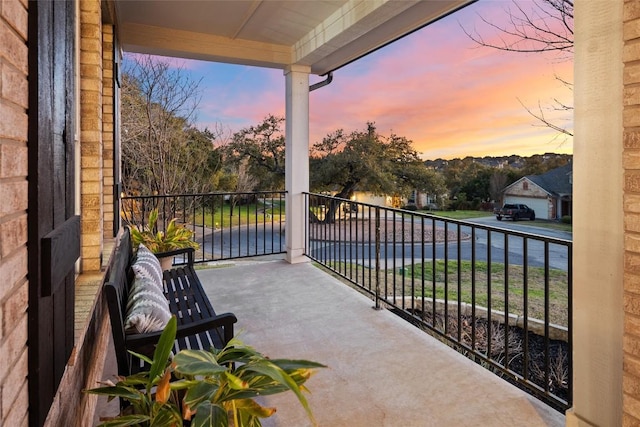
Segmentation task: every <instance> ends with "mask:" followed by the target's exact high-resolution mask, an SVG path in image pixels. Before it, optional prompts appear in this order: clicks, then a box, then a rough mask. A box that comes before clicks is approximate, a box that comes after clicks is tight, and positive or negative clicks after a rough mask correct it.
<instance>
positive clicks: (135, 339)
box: [125, 313, 238, 351]
mask: <svg viewBox="0 0 640 427" xmlns="http://www.w3.org/2000/svg"><path fill="white" fill-rule="evenodd" d="M237 321H238V319H237V318H236V316H235V314H233V313H223V314H219V315H217V316H215V317H212V318H210V319H203V320H198V321H196V322H192V323H188V324H185V325H178V331H177V333H176V339H177V338H183V337H188V336H191V335H195V334H198V333H201V332H206V331H209V330H212V329H216V328H219V327H224V339H225V344H226V343H227V342H228V341H229V340H231V338H233V324H234V323H236V322H237ZM161 334H162V331H158V332H149V333H146V334H129V335H126V337H125V341H126V343H127V347H128V348H131V349H133V350H134V351H135V348H138V347H143V346H146V345H149V344H157V342H158V340H159V339H160V335H161Z"/></svg>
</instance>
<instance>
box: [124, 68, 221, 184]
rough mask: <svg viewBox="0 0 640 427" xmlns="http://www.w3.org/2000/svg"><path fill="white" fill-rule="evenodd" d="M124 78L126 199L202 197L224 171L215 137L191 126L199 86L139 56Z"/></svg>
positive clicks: (181, 72)
mask: <svg viewBox="0 0 640 427" xmlns="http://www.w3.org/2000/svg"><path fill="white" fill-rule="evenodd" d="M128 64H129V66H128V68H126V69H125V71H124V73H123V86H122V160H123V175H124V180H123V181H124V189H125V192H126V193H127V194H142V195H150V194H177V193H185V192H202V191H204V190H206V189H207V188H208V187H209V186H210V185H211V180H210V175H211V174H212V173H213V172H214V171H215V169H217V168H219V167H220V158H219V157H220V156H219V154H218V155H217V154H216V153H215V150H214V146H213V141H214V140H215V139H216V135H214V134H213V133H212V132H210V131H208V130H206V129H205V130H204V131H201V130H199V129H197V128H195V126H193V124H192V119H193V117H194V114H195V111H196V108H197V106H198V103H199V100H200V95H199V83H200V82H199V81H194V80H192V79H191V78H190V77H189V75H188V74H187V73H186V72H185V71H184V69H182V68H173V67H171V66H170V64H169V63H168V62H166V61H163V60H161V59H157V58H153V57H150V56H136V57H134V58H133V60H132V61H130V62H129V63H128Z"/></svg>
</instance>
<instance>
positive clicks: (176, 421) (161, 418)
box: [150, 404, 183, 427]
mask: <svg viewBox="0 0 640 427" xmlns="http://www.w3.org/2000/svg"><path fill="white" fill-rule="evenodd" d="M156 405H157V407H158V410H157V412H156V415H155V417H153V419H152V420H151V426H150V427H166V426H181V425H182V424H183V423H182V415H180V411H178V408H176V406H175V405H168V404H164V405H160V404H156Z"/></svg>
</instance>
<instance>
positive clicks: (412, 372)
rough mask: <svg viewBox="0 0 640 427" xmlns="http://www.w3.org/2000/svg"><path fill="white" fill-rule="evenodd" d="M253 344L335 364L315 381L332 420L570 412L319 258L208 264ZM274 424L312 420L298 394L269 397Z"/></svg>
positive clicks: (499, 418)
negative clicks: (378, 302)
mask: <svg viewBox="0 0 640 427" xmlns="http://www.w3.org/2000/svg"><path fill="white" fill-rule="evenodd" d="M198 275H199V277H200V278H201V281H202V284H203V286H204V287H205V289H206V291H207V293H208V295H209V297H210V298H211V301H212V303H213V306H214V308H215V309H216V312H218V313H223V312H226V311H231V312H233V313H235V314H236V316H237V317H238V323H237V325H236V331H237V334H236V335H239V338H240V339H241V340H242V341H244V342H245V343H246V344H249V345H251V346H253V347H255V348H256V349H257V350H259V351H261V352H262V353H264V354H265V355H267V356H269V357H273V358H291V359H309V360H313V361H317V362H320V363H323V364H325V365H327V366H328V368H327V369H322V370H319V371H318V373H317V374H316V375H315V376H314V377H312V378H311V379H310V380H309V381H308V382H307V387H308V388H309V390H310V391H311V395H308V399H309V402H310V404H311V407H312V410H313V413H314V415H315V418H316V421H317V425H319V426H322V427H342V426H345V427H347V426H348V427H359V426H363V427H364V426H366V427H377V426H388V427H396V426H402V427H409V426H416V427H423V426H424V427H426V426H562V425H564V423H565V421H564V415H562V414H560V413H558V412H556V411H554V410H553V409H551V408H549V407H548V406H546V405H544V404H543V403H541V402H540V401H538V400H537V399H535V398H533V397H531V396H529V395H528V394H526V393H525V392H523V391H521V390H519V389H517V388H516V387H514V386H512V385H510V384H508V383H507V382H505V381H503V380H501V379H500V378H498V377H497V376H495V375H494V374H492V373H490V372H489V371H487V370H485V369H483V368H482V367H481V366H479V365H477V364H475V363H473V362H472V361H470V360H468V359H467V358H465V357H464V356H462V355H460V354H458V353H457V352H456V351H454V350H452V349H450V348H449V347H447V346H446V345H444V344H442V343H441V342H439V341H438V340H436V339H434V338H432V337H430V336H428V335H427V334H425V333H424V332H421V331H420V330H418V329H417V328H415V327H413V326H411V325H410V324H408V323H407V322H405V321H403V320H401V319H400V318H399V317H397V316H395V315H393V314H392V313H390V312H388V311H386V310H382V311H376V310H373V309H372V306H373V302H372V301H371V300H370V299H368V298H367V297H365V296H363V295H361V294H360V293H358V292H357V291H355V290H353V289H351V288H349V287H348V286H346V285H344V284H342V283H340V282H339V281H338V280H337V279H335V278H333V277H331V276H330V275H329V274H327V273H326V272H324V271H323V270H321V269H319V268H316V267H314V266H313V265H311V264H310V263H304V264H296V265H291V264H288V263H286V262H284V261H282V260H277V261H268V262H251V261H236V262H230V263H228V264H225V266H220V268H210V269H202V270H199V271H198ZM265 401H266V404H267V405H270V406H275V407H277V409H278V412H277V413H276V414H275V415H274V416H273V417H271V418H269V419H267V420H265V421H264V423H263V425H264V426H265V427H267V426H284V427H304V426H311V425H312V424H311V422H310V421H309V419H308V418H307V416H306V413H305V412H304V410H303V409H302V407H301V406H300V405H299V403H298V402H297V400H296V398H295V396H294V395H293V394H291V393H288V394H283V395H279V396H269V397H267V398H265Z"/></svg>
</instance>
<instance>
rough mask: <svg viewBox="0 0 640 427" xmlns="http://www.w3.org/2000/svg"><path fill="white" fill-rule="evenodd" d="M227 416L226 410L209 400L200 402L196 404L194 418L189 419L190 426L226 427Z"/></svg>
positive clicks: (227, 424) (227, 422) (227, 423)
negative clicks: (196, 408)
mask: <svg viewBox="0 0 640 427" xmlns="http://www.w3.org/2000/svg"><path fill="white" fill-rule="evenodd" d="M228 426H229V418H228V417H227V411H226V410H225V409H224V408H223V407H221V406H218V405H214V404H212V403H211V402H202V403H201V404H200V405H198V410H197V412H196V416H195V418H193V420H192V421H191V427H228Z"/></svg>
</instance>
